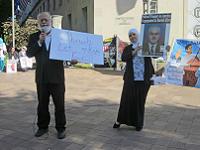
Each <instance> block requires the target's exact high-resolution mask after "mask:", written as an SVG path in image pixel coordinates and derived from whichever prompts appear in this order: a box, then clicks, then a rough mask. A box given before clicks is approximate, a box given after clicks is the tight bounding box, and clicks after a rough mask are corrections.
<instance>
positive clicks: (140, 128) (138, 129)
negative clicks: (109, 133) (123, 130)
mask: <svg viewBox="0 0 200 150" xmlns="http://www.w3.org/2000/svg"><path fill="white" fill-rule="evenodd" d="M142 129H143V127H136V128H135V130H136V131H141V130H142Z"/></svg>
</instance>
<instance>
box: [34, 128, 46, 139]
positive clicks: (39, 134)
mask: <svg viewBox="0 0 200 150" xmlns="http://www.w3.org/2000/svg"><path fill="white" fill-rule="evenodd" d="M47 132H48V129H38V130H37V132H36V133H35V137H40V136H42V135H44V134H45V133H47Z"/></svg>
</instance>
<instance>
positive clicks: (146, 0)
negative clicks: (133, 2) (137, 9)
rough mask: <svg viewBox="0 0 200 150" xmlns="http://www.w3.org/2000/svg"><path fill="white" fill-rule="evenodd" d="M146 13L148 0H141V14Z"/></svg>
mask: <svg viewBox="0 0 200 150" xmlns="http://www.w3.org/2000/svg"><path fill="white" fill-rule="evenodd" d="M147 13H148V0H143V14H147Z"/></svg>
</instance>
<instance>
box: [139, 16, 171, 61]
mask: <svg viewBox="0 0 200 150" xmlns="http://www.w3.org/2000/svg"><path fill="white" fill-rule="evenodd" d="M170 22H171V14H170V13H166V14H144V15H143V16H142V24H141V32H140V33H141V35H140V44H141V45H142V47H143V49H142V51H141V53H140V55H141V56H144V57H164V58H166V46H167V45H168V41H169V32H170Z"/></svg>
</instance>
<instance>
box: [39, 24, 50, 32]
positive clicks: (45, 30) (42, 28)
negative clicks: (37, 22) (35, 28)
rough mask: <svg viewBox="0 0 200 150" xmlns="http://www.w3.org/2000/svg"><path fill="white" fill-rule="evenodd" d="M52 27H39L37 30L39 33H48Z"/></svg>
mask: <svg viewBox="0 0 200 150" xmlns="http://www.w3.org/2000/svg"><path fill="white" fill-rule="evenodd" d="M51 29H52V27H51V26H40V27H39V30H40V31H41V32H44V33H49V32H50V31H51Z"/></svg>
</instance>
